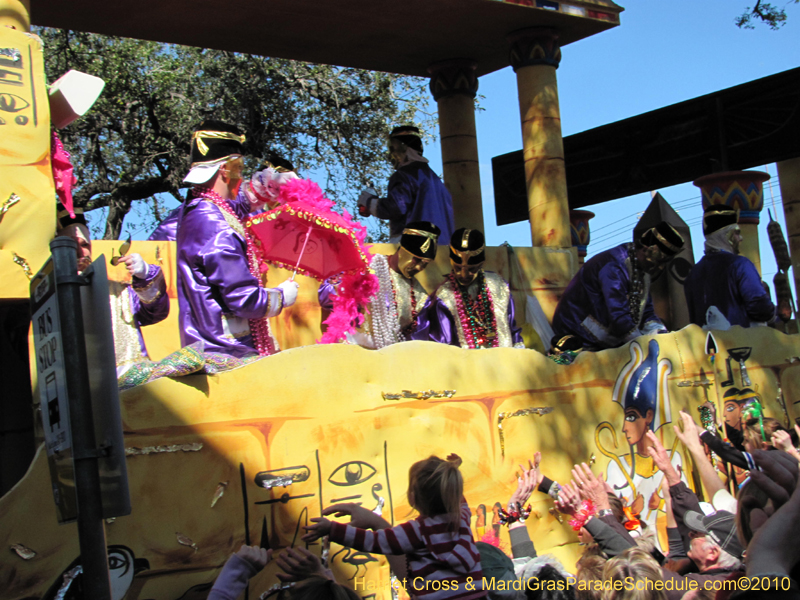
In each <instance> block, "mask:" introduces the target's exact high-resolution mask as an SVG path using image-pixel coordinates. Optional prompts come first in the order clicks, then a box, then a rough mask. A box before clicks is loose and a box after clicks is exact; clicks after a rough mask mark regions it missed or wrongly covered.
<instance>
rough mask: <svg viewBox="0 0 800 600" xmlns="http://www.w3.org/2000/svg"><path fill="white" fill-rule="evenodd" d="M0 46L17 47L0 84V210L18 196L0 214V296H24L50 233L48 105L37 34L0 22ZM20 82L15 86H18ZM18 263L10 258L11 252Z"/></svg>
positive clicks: (52, 217) (52, 214) (52, 195)
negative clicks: (15, 28)
mask: <svg viewBox="0 0 800 600" xmlns="http://www.w3.org/2000/svg"><path fill="white" fill-rule="evenodd" d="M0 47H2V48H12V49H16V50H18V51H19V55H20V60H19V61H13V63H12V65H11V66H9V65H8V64H7V63H6V64H5V66H4V70H6V71H8V72H9V75H8V76H7V77H6V78H4V82H5V83H7V82H9V81H11V82H12V83H11V84H6V85H3V86H2V89H0V93H2V94H3V97H4V98H3V102H2V103H0V107H2V108H0V120H2V124H0V136H2V137H1V139H2V143H0V212H1V211H2V207H3V206H4V205H5V204H6V203H7V202H8V200H9V198H11V197H12V194H16V195H17V196H19V198H20V200H19V202H17V203H16V204H14V205H13V206H9V207H8V210H7V211H6V212H5V213H4V214H0V281H2V282H3V285H2V286H0V290H1V291H0V299H2V300H11V299H16V300H19V299H24V298H28V296H29V293H30V292H29V290H28V285H29V281H30V280H29V277H28V275H27V274H26V272H25V270H24V268H23V266H21V265H27V266H28V270H29V272H30V274H31V275H33V274H35V273H36V272H37V271H38V270H39V269H40V268H41V267H42V265H43V264H44V261H45V260H46V259H47V256H48V255H49V252H50V249H49V246H48V243H49V241H50V239H51V238H52V237H53V234H54V232H55V223H56V214H55V210H54V206H55V198H56V194H55V187H54V185H53V175H52V170H51V167H50V106H49V104H48V98H47V90H46V87H45V80H44V63H43V58H42V46H41V43H40V41H39V38H38V37H36V36H34V35H30V34H26V33H23V32H22V31H17V30H14V29H10V28H8V27H0ZM9 62H11V61H9ZM17 84H19V85H17ZM15 255H16V256H17V257H18V258H17V260H18V261H19V262H20V264H18V263H15V262H14V256H15Z"/></svg>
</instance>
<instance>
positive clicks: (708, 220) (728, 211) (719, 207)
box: [703, 204, 739, 235]
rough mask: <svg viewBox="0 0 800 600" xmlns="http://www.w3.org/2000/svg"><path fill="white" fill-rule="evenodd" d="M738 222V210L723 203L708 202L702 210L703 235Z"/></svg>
mask: <svg viewBox="0 0 800 600" xmlns="http://www.w3.org/2000/svg"><path fill="white" fill-rule="evenodd" d="M738 222H739V211H738V210H736V209H735V208H731V207H730V206H725V205H724V204H710V205H709V206H707V207H706V208H705V210H704V211H703V235H708V234H710V233H714V232H715V231H719V230H720V229H722V228H723V227H727V226H728V225H736V224H737V223H738Z"/></svg>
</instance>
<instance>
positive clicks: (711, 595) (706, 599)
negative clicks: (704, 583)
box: [681, 587, 717, 600]
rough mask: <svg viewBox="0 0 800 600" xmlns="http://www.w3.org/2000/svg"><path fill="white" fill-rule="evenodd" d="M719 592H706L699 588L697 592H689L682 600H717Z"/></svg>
mask: <svg viewBox="0 0 800 600" xmlns="http://www.w3.org/2000/svg"><path fill="white" fill-rule="evenodd" d="M716 597H717V592H715V591H714V590H706V589H704V588H701V587H698V588H697V589H696V590H689V591H688V592H686V593H685V594H684V595H683V596H682V597H681V600H715V598H716Z"/></svg>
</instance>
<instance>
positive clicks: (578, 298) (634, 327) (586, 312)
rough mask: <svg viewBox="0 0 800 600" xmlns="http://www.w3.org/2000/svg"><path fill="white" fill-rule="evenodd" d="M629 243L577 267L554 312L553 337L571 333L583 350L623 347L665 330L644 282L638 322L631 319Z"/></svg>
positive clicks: (647, 286) (598, 255)
mask: <svg viewBox="0 0 800 600" xmlns="http://www.w3.org/2000/svg"><path fill="white" fill-rule="evenodd" d="M631 246H632V244H621V245H619V246H617V247H615V248H611V249H610V250H606V251H605V252H601V253H600V254H597V255H596V256H593V257H592V258H591V259H590V260H589V261H587V262H586V263H585V264H584V265H583V266H582V267H581V268H580V270H579V271H578V273H577V274H576V275H575V277H573V278H572V281H570V282H569V285H568V286H567V289H565V290H564V294H563V295H562V296H561V300H559V302H558V306H557V307H556V311H555V314H554V315H553V333H554V334H555V337H556V338H559V339H560V338H562V337H564V336H565V335H573V336H575V337H576V338H578V339H579V340H580V341H581V343H582V346H583V348H584V349H585V350H603V349H605V348H617V347H619V346H622V345H623V344H624V343H626V342H629V341H630V340H632V339H634V338H636V337H638V336H640V335H643V334H645V333H652V332H655V331H662V330H663V331H666V328H665V327H664V324H663V323H662V322H661V320H660V319H659V318H658V317H657V316H656V313H655V310H654V309H653V300H652V298H651V297H650V294H649V285H647V284H645V286H644V291H643V305H642V307H641V308H640V317H639V322H635V321H634V320H633V316H632V315H631V306H630V300H629V295H630V292H631V271H630V269H631V266H630V261H629V260H628V249H629V248H630V247H631ZM647 280H648V281H649V278H647Z"/></svg>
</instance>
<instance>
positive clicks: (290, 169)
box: [264, 150, 295, 173]
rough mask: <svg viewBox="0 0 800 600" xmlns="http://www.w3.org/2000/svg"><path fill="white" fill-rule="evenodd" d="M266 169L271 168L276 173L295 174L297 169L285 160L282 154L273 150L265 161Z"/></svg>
mask: <svg viewBox="0 0 800 600" xmlns="http://www.w3.org/2000/svg"><path fill="white" fill-rule="evenodd" d="M264 168H271V169H273V170H275V172H276V173H294V172H295V168H294V165H293V164H292V163H290V162H289V161H288V160H286V159H285V158H283V157H282V156H281V155H280V154H278V153H277V152H275V151H274V150H271V151H270V152H269V154H268V155H267V159H266V160H265V161H264Z"/></svg>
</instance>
